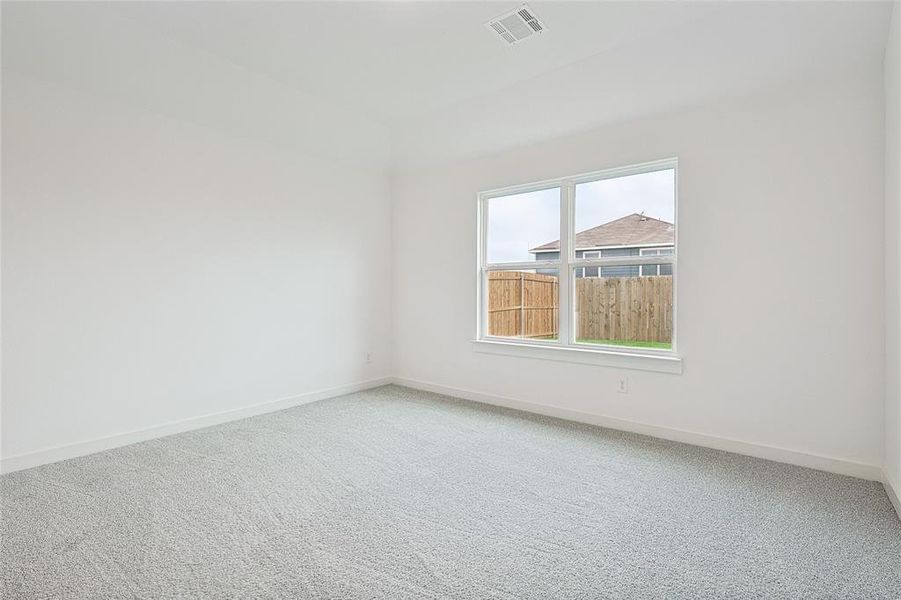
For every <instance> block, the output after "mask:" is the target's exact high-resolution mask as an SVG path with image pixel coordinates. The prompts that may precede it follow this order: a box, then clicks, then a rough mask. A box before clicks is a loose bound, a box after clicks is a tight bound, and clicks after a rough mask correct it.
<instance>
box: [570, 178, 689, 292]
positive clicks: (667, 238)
mask: <svg viewBox="0 0 901 600" xmlns="http://www.w3.org/2000/svg"><path fill="white" fill-rule="evenodd" d="M675 199H676V176H675V171H674V170H673V169H665V170H663V171H653V172H651V173H641V174H638V175H628V176H626V177H615V178H613V179H603V180H601V181H591V182H588V183H580V184H578V185H577V186H576V207H575V230H576V238H575V246H576V251H577V252H578V251H579V250H585V249H588V248H604V250H603V251H602V253H603V256H605V257H607V256H637V255H638V254H639V252H640V249H641V247H643V246H648V245H655V244H660V245H661V246H663V250H661V251H660V252H659V253H661V254H663V253H667V252H668V253H672V247H673V245H674V244H675V228H674V225H673V223H675V209H676V204H675ZM635 274H636V275H637V274H638V273H637V269H636V272H635ZM610 276H611V277H612V276H614V275H610Z"/></svg>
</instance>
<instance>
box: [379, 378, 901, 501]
mask: <svg viewBox="0 0 901 600" xmlns="http://www.w3.org/2000/svg"><path fill="white" fill-rule="evenodd" d="M393 382H394V383H395V384H397V385H402V386H405V387H410V388H414V389H418V390H423V391H427V392H434V393H436V394H444V395H446V396H453V397H456V398H463V399H464V400H472V401H473V402H480V403H482V404H492V405H495V406H503V407H506V408H514V409H517V410H522V411H526V412H531V413H537V414H540V415H545V416H549V417H557V418H560V419H566V420H568V421H577V422H580V423H588V424H589V425H598V426H601V427H608V428H610V429H619V430H621V431H630V432H632V433H640V434H642V435H648V436H651V437H656V438H662V439H665V440H672V441H675V442H683V443H685V444H692V445H694V446H703V447H706V448H714V449H716V450H724V451H726V452H733V453H735V454H743V455H745V456H753V457H755V458H764V459H767V460H772V461H776V462H781V463H788V464H790V465H797V466H800V467H808V468H811V469H817V470H820V471H828V472H830V473H838V474H840V475H850V476H852V477H858V478H860V479H867V480H870V481H884V475H883V472H882V468H881V467H880V466H877V465H869V464H866V463H859V462H855V461H850V460H843V459H840V458H833V457H830V456H821V455H817V454H808V453H806V452H799V451H797V450H789V449H786V448H778V447H775V446H766V445H762V444H755V443H752V442H743V441H741V440H734V439H729V438H723V437H718V436H713V435H709V434H706V433H696V432H693V431H685V430H682V429H674V428H670V427H661V426H659V425H649V424H647V423H640V422H638V421H630V420H627V419H620V418H617V417H607V416H604V415H598V414H594V413H588V412H584V411H579V410H573V409H569V408H560V407H557V406H550V405H547V404H539V403H536V402H527V401H524V400H517V399H514V398H507V397H504V396H496V395H493V394H485V393H482V392H476V391H472V390H465V389H460V388H455V387H449V386H445V385H441V384H436V383H430V382H426V381H417V380H415V379H406V378H403V377H395V378H393ZM896 489H897V488H896ZM896 507H897V505H896Z"/></svg>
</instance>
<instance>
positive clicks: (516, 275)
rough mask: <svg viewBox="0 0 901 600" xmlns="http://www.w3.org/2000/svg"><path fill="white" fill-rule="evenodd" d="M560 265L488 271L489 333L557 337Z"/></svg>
mask: <svg viewBox="0 0 901 600" xmlns="http://www.w3.org/2000/svg"><path fill="white" fill-rule="evenodd" d="M558 274H559V273H558V271H557V270H556V269H542V270H532V271H489V272H488V288H487V289H488V316H487V320H488V335H491V336H499V337H509V338H520V339H523V338H525V339H533V340H556V339H557V336H558V333H559V322H560V284H559V281H558V277H557V276H558Z"/></svg>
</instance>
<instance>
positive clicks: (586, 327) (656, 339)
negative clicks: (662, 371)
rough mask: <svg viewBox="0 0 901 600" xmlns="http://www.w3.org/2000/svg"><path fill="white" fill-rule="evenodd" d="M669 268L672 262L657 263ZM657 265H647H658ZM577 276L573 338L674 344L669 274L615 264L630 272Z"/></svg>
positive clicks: (647, 345) (644, 344)
mask: <svg viewBox="0 0 901 600" xmlns="http://www.w3.org/2000/svg"><path fill="white" fill-rule="evenodd" d="M659 266H660V267H661V270H662V267H669V266H670V265H659ZM657 267H658V265H650V266H649V270H650V269H656V268H657ZM607 269H608V267H604V268H603V269H602V274H601V275H602V276H601V277H582V278H579V279H576V280H575V303H574V304H575V315H574V320H573V323H574V326H575V333H576V342H578V343H580V344H604V345H610V346H632V347H639V348H663V349H669V348H671V347H672V338H673V278H672V275H656V276H649V277H640V276H639V275H638V273H639V272H640V271H641V269H639V265H622V266H619V265H617V266H616V267H609V269H624V270H626V271H627V272H630V273H634V274H633V275H624V276H621V275H617V276H611V275H608V274H607Z"/></svg>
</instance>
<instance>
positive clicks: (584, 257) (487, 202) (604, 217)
mask: <svg viewBox="0 0 901 600" xmlns="http://www.w3.org/2000/svg"><path fill="white" fill-rule="evenodd" d="M479 211H480V221H479V222H480V229H481V233H480V236H479V241H480V246H479V257H480V258H479V332H478V337H479V339H480V340H485V341H503V340H511V339H513V340H515V341H517V342H519V343H525V344H528V345H537V346H546V347H551V348H561V347H562V348H574V349H590V348H593V349H600V350H604V351H605V352H607V353H609V352H610V351H612V350H616V351H617V352H624V353H633V354H634V353H641V354H643V355H645V354H661V355H668V354H672V353H673V352H674V350H675V336H674V332H675V310H674V308H675V307H674V297H675V264H676V260H677V245H676V161H675V160H667V161H659V162H655V163H648V164H644V165H637V166H633V167H625V168H620V169H612V170H608V171H600V172H596V173H591V174H588V175H580V176H574V177H564V178H561V179H558V180H553V181H546V182H542V183H538V184H532V185H524V186H518V187H515V188H507V189H502V190H494V191H490V192H483V193H482V194H480V195H479Z"/></svg>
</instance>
